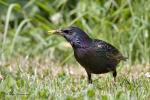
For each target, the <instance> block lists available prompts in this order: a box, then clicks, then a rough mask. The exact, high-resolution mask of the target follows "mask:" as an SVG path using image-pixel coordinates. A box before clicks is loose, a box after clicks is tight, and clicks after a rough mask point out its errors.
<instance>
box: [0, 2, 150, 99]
mask: <svg viewBox="0 0 150 100" xmlns="http://www.w3.org/2000/svg"><path fill="white" fill-rule="evenodd" d="M149 12H150V0H107V1H106V0H95V1H94V0H80V1H78V0H45V1H44V0H1V1H0V76H1V75H2V76H3V77H4V79H3V80H0V98H7V99H12V98H14V99H38V98H49V99H67V100H72V99H102V100H116V99H119V100H120V99H121V100H122V99H123V100H130V99H133V100H142V99H143V100H146V99H147V100H149V98H150V93H149V91H150V82H149V81H150V80H149V78H148V77H145V73H147V72H148V73H149V72H150V69H149V66H150V65H149V63H150V34H149V33H150V23H149V22H150V13H149ZM70 25H76V26H78V27H80V28H82V29H83V30H85V31H86V32H87V33H88V34H89V35H90V37H92V38H98V39H102V40H105V41H107V42H109V43H111V44H113V45H114V46H116V47H117V48H118V49H119V50H120V51H121V52H122V53H123V55H125V56H127V57H128V58H129V59H128V60H127V61H126V62H125V63H122V64H120V65H119V68H118V72H119V73H118V80H117V82H116V84H114V83H113V79H112V76H111V75H109V74H106V75H100V78H99V75H94V77H93V80H94V83H93V85H88V84H87V80H86V73H85V71H84V70H83V69H82V68H81V67H79V64H77V63H76V61H75V59H74V57H73V53H72V52H73V51H72V48H71V47H70V46H69V45H68V44H67V42H66V41H65V39H64V38H62V37H58V36H48V34H47V31H48V30H51V29H57V28H63V27H68V26H70ZM21 94H22V95H21Z"/></svg>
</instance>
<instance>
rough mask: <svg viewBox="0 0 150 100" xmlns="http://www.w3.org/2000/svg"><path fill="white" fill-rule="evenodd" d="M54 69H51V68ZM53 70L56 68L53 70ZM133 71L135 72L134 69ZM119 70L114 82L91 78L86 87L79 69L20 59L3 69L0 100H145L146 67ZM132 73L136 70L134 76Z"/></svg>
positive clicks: (106, 77)
mask: <svg viewBox="0 0 150 100" xmlns="http://www.w3.org/2000/svg"><path fill="white" fill-rule="evenodd" d="M54 67H55V68H54ZM56 67H57V68H56ZM136 68H137V69H136ZM136 68H135V67H134V66H133V68H131V69H129V66H123V67H121V66H119V68H118V77H117V81H116V82H115V83H114V81H113V77H112V75H111V74H103V75H93V77H92V78H93V84H88V83H87V76H86V73H85V71H84V69H83V68H82V67H79V66H74V65H69V66H68V65H65V66H64V67H63V68H62V67H61V66H58V65H56V64H55V63H53V64H52V63H51V64H50V63H49V62H47V59H38V60H34V61H33V60H32V59H22V58H21V61H20V60H17V62H13V64H12V65H10V64H7V65H4V66H3V69H2V74H3V75H4V80H1V83H0V97H1V98H7V99H54V100H55V99H56V100H57V99H58V100H60V99H61V100H74V99H77V100H83V99H101V100H131V99H133V100H149V98H150V92H149V91H150V80H149V78H148V77H146V76H145V73H146V72H147V70H150V68H149V65H145V69H142V68H143V66H137V67H136ZM135 70H137V71H136V72H135Z"/></svg>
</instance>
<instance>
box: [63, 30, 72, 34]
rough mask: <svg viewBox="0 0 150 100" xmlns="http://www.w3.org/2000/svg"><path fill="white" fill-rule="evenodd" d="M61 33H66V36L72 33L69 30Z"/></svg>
mask: <svg viewBox="0 0 150 100" xmlns="http://www.w3.org/2000/svg"><path fill="white" fill-rule="evenodd" d="M63 32H64V33H67V34H71V33H72V32H71V30H64V31H63Z"/></svg>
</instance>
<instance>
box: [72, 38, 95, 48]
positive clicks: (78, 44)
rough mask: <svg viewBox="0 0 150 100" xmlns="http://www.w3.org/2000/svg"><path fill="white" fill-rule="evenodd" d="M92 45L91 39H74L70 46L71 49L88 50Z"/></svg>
mask: <svg viewBox="0 0 150 100" xmlns="http://www.w3.org/2000/svg"><path fill="white" fill-rule="evenodd" d="M91 43H92V39H91V38H90V37H86V38H76V39H73V40H72V41H71V45H72V47H73V48H75V49H77V48H88V47H89V46H90V45H91Z"/></svg>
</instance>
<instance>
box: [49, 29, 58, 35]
mask: <svg viewBox="0 0 150 100" xmlns="http://www.w3.org/2000/svg"><path fill="white" fill-rule="evenodd" d="M56 32H57V30H50V31H48V34H54V33H56Z"/></svg>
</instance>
